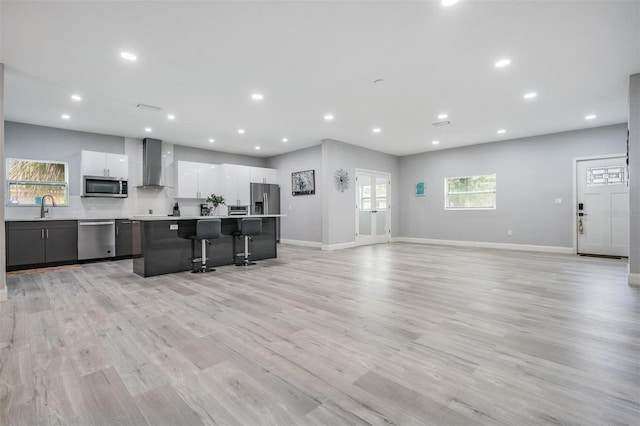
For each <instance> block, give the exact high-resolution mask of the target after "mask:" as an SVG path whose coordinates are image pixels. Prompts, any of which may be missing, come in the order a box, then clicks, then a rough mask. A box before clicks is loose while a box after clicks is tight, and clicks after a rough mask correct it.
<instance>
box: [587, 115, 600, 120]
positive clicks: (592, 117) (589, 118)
mask: <svg viewBox="0 0 640 426" xmlns="http://www.w3.org/2000/svg"><path fill="white" fill-rule="evenodd" d="M596 117H597V115H595V114H589V115H587V116H585V117H584V119H585V120H593V119H595V118H596Z"/></svg>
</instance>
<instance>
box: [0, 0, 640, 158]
mask: <svg viewBox="0 0 640 426" xmlns="http://www.w3.org/2000/svg"><path fill="white" fill-rule="evenodd" d="M0 13H1V14H2V22H1V24H2V31H1V35H2V51H1V52H0V54H1V56H0V58H1V61H2V62H4V63H5V66H6V77H5V115H6V119H7V120H11V121H19V122H25V123H33V124H39V125H45V126H53V127H61V128H68V129H75V130H83V131H89V132H97V133H106V134H113V135H120V136H127V137H137V138H142V137H146V136H151V137H155V138H158V139H162V140H165V141H167V142H172V143H176V144H181V145H188V146H195V147H200V148H207V149H215V150H220V151H226V152H234V153H242V154H249V155H261V156H271V155H275V154H280V153H283V152H287V151H292V150H296V149H300V148H303V147H307V146H312V145H316V144H318V143H319V142H320V141H321V140H322V139H324V138H332V139H337V140H341V141H344V142H348V143H352V144H355V145H360V146H365V147H368V148H372V149H375V150H378V151H382V152H387V153H391V154H396V155H405V154H413V153H417V152H424V151H430V150H434V149H446V148H450V147H456V146H463V145H470V144H476V143H484V142H491V141H495V140H500V139H508V138H515V137H523V136H531V135H539V134H545V133H552V132H558V131H564V130H571V129H579V128H585V127H590V126H602V125H608V124H614V123H622V122H626V120H627V91H628V89H627V84H628V83H627V81H628V76H629V75H631V74H634V73H638V72H640V2H639V1H608V0H607V1H584V2H582V1H531V2H529V1H471V0H461V1H460V2H459V3H458V4H456V5H454V6H451V7H444V6H442V5H441V4H440V2H439V1H409V2H404V1H344V2H340V1H289V2H281V1H261V2H248V1H235V2H233V1H229V2H221V1H208V2H203V1H200V2H186V1H161V2H151V1H135V2H133V1H130V2H119V1H101V2H96V1H91V2H75V1H74V2H60V1H51V2H31V1H3V2H2V5H1V8H0ZM121 51H129V52H132V53H135V54H136V55H137V56H138V60H137V62H135V63H131V62H126V61H124V60H122V59H121V58H120V56H119V55H120V52H121ZM503 57H508V58H510V59H511V60H512V63H511V65H510V66H508V67H506V68H502V69H497V68H495V67H494V62H495V61H496V60H497V59H500V58H503ZM379 78H382V79H384V82H383V83H380V84H375V85H374V84H373V81H374V80H376V79H379ZM528 91H535V92H537V93H538V97H537V98H536V99H535V100H532V101H525V100H523V98H522V96H523V95H524V93H526V92H528ZM253 92H260V93H262V94H263V95H264V100H263V101H261V102H255V101H252V100H251V98H250V95H251V93H253ZM73 93H78V94H81V95H82V96H83V101H82V102H79V103H75V102H73V101H71V100H70V95H71V94H73ZM138 103H145V104H151V105H156V106H160V107H162V111H161V112H150V111H141V110H138V109H137V108H136V105H137V104H138ZM441 112H446V113H448V114H449V119H448V120H450V121H451V123H452V124H451V125H449V126H446V127H439V128H434V127H432V126H431V123H433V122H436V121H440V120H438V119H437V115H438V114H439V113H441ZM62 113H68V114H69V115H71V119H70V120H68V121H65V120H62V119H61V118H60V117H61V114H62ZM169 113H172V114H175V116H176V119H175V120H174V121H169V120H168V119H167V118H166V117H167V114H169ZM326 113H332V114H333V115H334V116H335V120H334V121H333V122H330V123H329V122H326V121H325V120H324V119H323V116H324V115H325V114H326ZM591 113H593V114H597V118H596V119H595V120H591V121H585V119H584V117H585V115H587V114H591ZM147 126H149V127H152V128H153V131H152V132H151V133H145V132H144V128H145V127H147ZM374 127H380V128H381V129H382V131H381V132H380V133H379V134H373V133H372V129H373V128H374ZM238 128H244V129H246V133H245V134H244V135H239V134H238V133H237V129H238ZM499 128H504V129H506V130H507V133H505V134H504V135H498V134H496V131H497V130H498V129H499ZM283 137H287V138H288V139H289V142H288V143H283V142H282V141H281V139H282V138H283ZM209 138H215V143H213V144H210V143H209V142H208V139H209ZM435 139H437V140H439V141H440V142H441V143H440V145H438V146H437V147H436V146H434V145H432V144H431V142H432V141H433V140H435ZM43 143H46V141H43ZM256 145H260V146H261V148H262V149H261V150H260V151H255V150H254V147H255V146H256Z"/></svg>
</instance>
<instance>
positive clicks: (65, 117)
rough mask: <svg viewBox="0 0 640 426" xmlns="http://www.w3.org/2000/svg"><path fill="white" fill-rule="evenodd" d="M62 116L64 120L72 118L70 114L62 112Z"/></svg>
mask: <svg viewBox="0 0 640 426" xmlns="http://www.w3.org/2000/svg"><path fill="white" fill-rule="evenodd" d="M60 117H62V119H63V120H68V119H70V118H71V116H70V115H69V114H62V115H61V116H60Z"/></svg>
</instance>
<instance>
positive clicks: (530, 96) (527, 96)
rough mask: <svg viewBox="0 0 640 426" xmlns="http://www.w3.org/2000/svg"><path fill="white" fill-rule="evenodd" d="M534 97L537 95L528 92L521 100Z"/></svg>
mask: <svg viewBox="0 0 640 426" xmlns="http://www.w3.org/2000/svg"><path fill="white" fill-rule="evenodd" d="M536 96H538V94H537V93H536V92H529V93H525V95H524V96H523V98H525V99H533V98H535V97H536Z"/></svg>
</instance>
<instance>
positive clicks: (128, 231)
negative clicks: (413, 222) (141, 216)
mask: <svg viewBox="0 0 640 426" xmlns="http://www.w3.org/2000/svg"><path fill="white" fill-rule="evenodd" d="M132 235H133V234H132V223H131V221H130V220H127V219H116V256H118V257H120V256H131V255H133V237H132Z"/></svg>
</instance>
